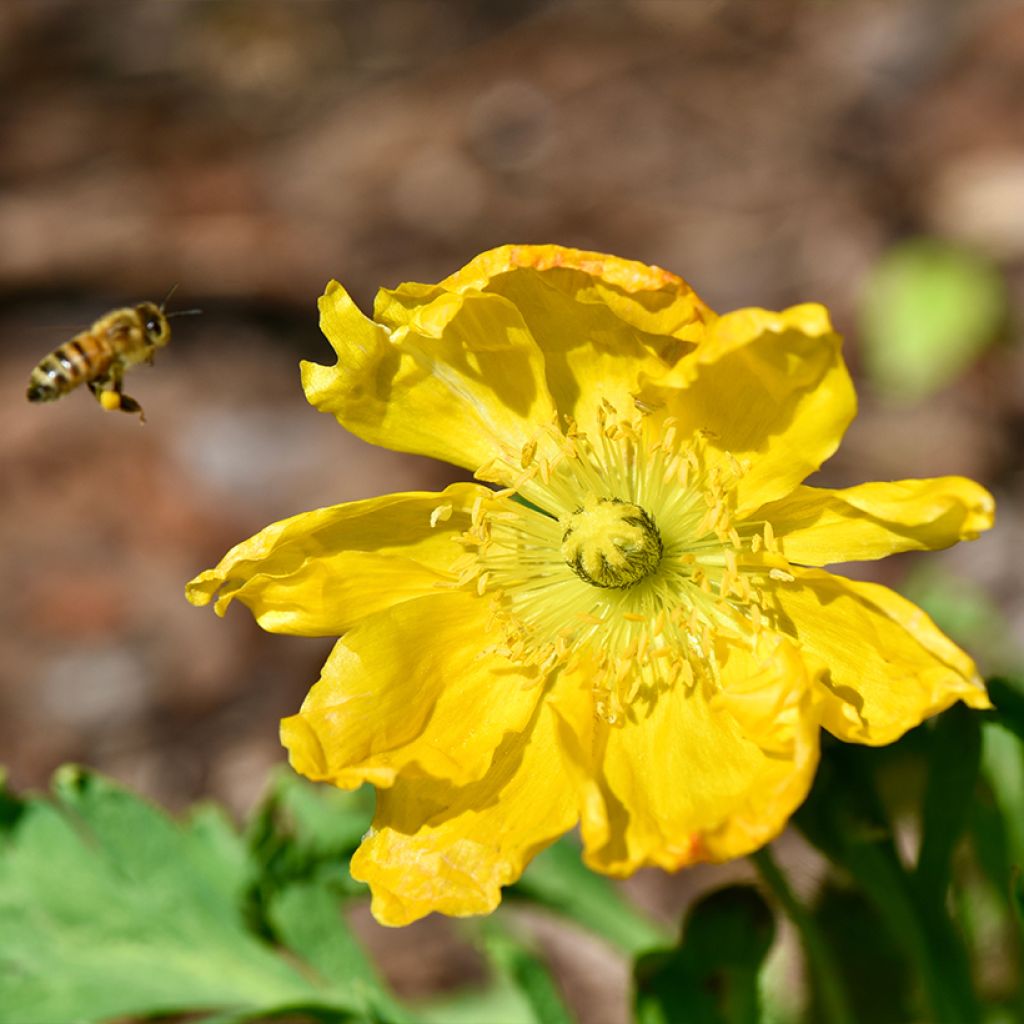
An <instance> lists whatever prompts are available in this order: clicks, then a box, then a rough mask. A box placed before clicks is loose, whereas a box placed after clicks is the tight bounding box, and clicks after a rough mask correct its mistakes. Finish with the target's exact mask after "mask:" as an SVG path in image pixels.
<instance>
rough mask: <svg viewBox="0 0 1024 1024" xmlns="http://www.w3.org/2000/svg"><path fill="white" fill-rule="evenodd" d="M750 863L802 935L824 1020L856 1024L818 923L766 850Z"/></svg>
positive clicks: (759, 851) (756, 855)
mask: <svg viewBox="0 0 1024 1024" xmlns="http://www.w3.org/2000/svg"><path fill="white" fill-rule="evenodd" d="M750 859H751V860H752V861H753V862H754V865H755V866H756V867H757V870H758V871H759V872H760V875H761V879H762V881H763V882H764V884H765V885H767V886H768V888H769V889H770V890H771V892H772V893H773V895H774V896H775V898H776V899H777V900H778V901H779V903H780V904H781V906H782V909H783V910H784V911H785V912H786V916H787V917H788V918H789V919H790V921H792V922H793V924H794V925H795V926H796V929H797V931H798V932H799V933H800V939H801V941H802V943H803V947H804V956H806V957H807V964H808V966H809V967H810V969H811V973H812V975H813V976H814V982H815V985H816V987H817V990H818V995H819V997H820V998H821V1003H822V1008H823V1010H824V1013H825V1019H826V1020H827V1021H828V1022H829V1024H857V1020H856V1017H855V1016H854V1013H853V1009H852V1008H851V1006H850V1004H849V1001H848V999H847V997H846V988H845V986H844V985H843V981H842V978H841V976H840V974H839V968H838V966H837V965H836V962H835V959H834V957H833V955H832V947H831V946H830V945H829V944H828V942H827V940H826V939H825V936H824V935H823V934H822V931H821V929H820V928H819V927H818V923H817V921H815V920H814V917H813V916H812V915H811V913H810V912H809V911H808V910H807V908H806V907H805V906H804V905H803V904H802V903H801V902H800V900H798V899H797V897H796V894H795V893H794V892H793V890H792V889H791V888H790V887H789V882H787V881H786V876H785V875H784V874H783V873H782V871H781V870H780V869H779V866H778V864H776V862H775V858H774V857H773V856H772V854H771V852H770V851H769V849H768V847H767V846H765V847H762V848H761V849H760V850H758V851H757V852H756V853H753V854H751V856H750Z"/></svg>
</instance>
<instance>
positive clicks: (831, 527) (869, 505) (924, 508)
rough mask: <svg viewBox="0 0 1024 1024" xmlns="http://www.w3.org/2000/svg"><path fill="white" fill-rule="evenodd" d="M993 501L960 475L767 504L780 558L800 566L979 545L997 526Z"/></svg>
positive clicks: (812, 491) (763, 515)
mask: <svg viewBox="0 0 1024 1024" xmlns="http://www.w3.org/2000/svg"><path fill="white" fill-rule="evenodd" d="M994 517H995V502H994V501H993V500H992V495H991V494H989V493H988V491H986V490H985V488H984V487H981V486H980V485H978V484H976V483H975V482H974V481H973V480H967V479H966V478H964V477H962V476H944V477H939V478H937V479H933V480H895V481H893V482H891V483H870V484H861V485H860V486H859V487H849V488H847V489H846V490H841V491H833V490H825V489H821V488H817V487H799V488H797V490H795V491H794V492H793V493H792V494H791V495H790V496H789V497H787V498H783V499H782V500H780V501H776V502H772V503H771V504H769V505H766V506H764V508H762V509H760V510H759V511H758V512H757V513H755V518H756V519H764V520H766V521H767V522H769V523H771V524H772V527H773V528H774V531H775V537H776V538H777V539H778V541H779V548H780V550H781V551H782V553H783V554H784V555H785V556H786V557H787V558H788V559H789V560H790V561H791V562H797V563H800V564H802V565H828V564H830V563H832V562H852V561H859V560H861V559H869V558H884V557H885V556H886V555H891V554H895V553H896V552H898V551H915V550H936V549H938V548H946V547H949V546H950V545H951V544H956V543H957V541H961V540H974V539H975V538H977V537H978V535H979V534H981V533H982V532H983V531H984V530H987V529H989V528H990V527H991V526H992V523H993V521H994Z"/></svg>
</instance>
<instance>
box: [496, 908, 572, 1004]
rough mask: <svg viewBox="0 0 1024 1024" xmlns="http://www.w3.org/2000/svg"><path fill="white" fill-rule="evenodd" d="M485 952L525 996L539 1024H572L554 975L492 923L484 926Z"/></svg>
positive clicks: (505, 931) (518, 942) (517, 942)
mask: <svg viewBox="0 0 1024 1024" xmlns="http://www.w3.org/2000/svg"><path fill="white" fill-rule="evenodd" d="M484 951H485V952H486V954H487V958H488V960H490V962H491V964H492V965H493V966H494V967H496V968H497V969H498V970H499V971H500V972H501V974H502V975H504V976H505V977H506V978H508V979H509V981H511V982H512V984H513V985H514V986H515V987H516V989H517V990H518V991H519V992H520V993H521V994H522V995H523V997H524V998H525V1000H526V1002H527V1004H528V1005H529V1007H530V1009H531V1011H532V1013H533V1019H534V1021H535V1022H536V1024H572V1017H571V1016H570V1014H569V1011H568V1010H567V1009H566V1007H565V1003H563V1002H562V997H561V995H560V994H559V992H558V988H557V986H556V985H555V982H554V979H553V978H552V977H551V973H550V972H549V971H548V969H547V967H546V966H545V965H544V963H543V961H541V960H540V958H539V957H537V955H536V954H535V953H533V951H532V950H530V949H529V948H528V947H527V946H526V944H525V943H523V942H521V941H520V940H518V939H517V938H515V937H514V936H513V935H512V934H511V933H510V932H509V931H508V930H507V929H505V928H503V927H501V926H500V925H499V924H497V923H495V921H493V920H491V921H489V922H487V924H486V925H485V926H484Z"/></svg>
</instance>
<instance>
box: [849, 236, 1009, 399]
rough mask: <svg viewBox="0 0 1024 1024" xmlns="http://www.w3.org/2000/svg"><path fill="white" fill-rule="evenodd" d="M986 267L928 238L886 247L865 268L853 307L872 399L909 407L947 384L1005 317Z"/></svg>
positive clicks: (1001, 289)
mask: <svg viewBox="0 0 1024 1024" xmlns="http://www.w3.org/2000/svg"><path fill="white" fill-rule="evenodd" d="M1007 311H1008V307H1007V295H1006V288H1005V286H1004V283H1003V279H1002V277H1001V276H1000V274H999V272H998V270H997V269H996V268H995V266H994V265H992V264H991V263H989V262H988V261H986V260H985V259H983V258H982V257H980V256H976V255H974V254H973V253H971V252H969V251H968V250H966V249H963V248H961V247H959V246H956V245H952V244H950V243H947V242H943V241H939V240H937V239H933V238H917V239H912V240H909V241H906V242H902V243H900V244H899V245H896V246H894V247H893V248H892V249H890V250H889V252H888V253H887V254H886V255H885V256H883V258H882V259H881V260H879V261H878V263H877V264H876V265H875V266H874V268H873V269H872V271H871V273H870V275H869V277H868V280H867V283H866V285H865V289H864V294H863V297H862V305H861V337H862V343H863V349H864V358H865V364H866V369H867V371H868V373H869V375H870V377H871V380H872V382H873V383H874V385H875V387H876V388H877V389H878V391H879V392H881V393H882V394H885V395H888V396H890V397H893V398H899V399H904V400H909V401H913V400H915V399H919V398H924V397H926V396H928V395H931V394H933V393H935V392H936V391H939V390H940V389H941V388H944V387H946V386H947V385H948V384H951V383H952V382H953V381H954V380H955V379H956V378H957V376H959V375H960V374H961V373H962V372H963V371H964V370H965V369H966V368H967V367H968V366H970V364H971V363H972V362H973V360H974V359H975V358H976V357H977V356H978V355H979V353H981V352H982V351H983V350H984V349H985V348H986V347H987V346H988V345H989V344H991V343H992V342H993V341H994V340H995V339H996V337H997V335H998V333H999V330H1000V328H1001V327H1002V326H1003V324H1004V322H1005V320H1006V317H1007Z"/></svg>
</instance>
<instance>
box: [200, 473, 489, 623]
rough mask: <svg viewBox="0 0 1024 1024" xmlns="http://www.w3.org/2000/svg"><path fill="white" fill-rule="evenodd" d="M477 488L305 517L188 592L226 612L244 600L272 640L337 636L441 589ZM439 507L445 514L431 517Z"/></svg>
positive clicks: (245, 546) (242, 548)
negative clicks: (290, 636) (289, 636)
mask: <svg viewBox="0 0 1024 1024" xmlns="http://www.w3.org/2000/svg"><path fill="white" fill-rule="evenodd" d="M486 493H490V492H489V491H486V490H485V488H483V487H481V486H479V485H476V484H453V485H452V486H451V487H448V488H446V489H445V490H444V491H442V492H441V493H433V492H429V491H421V492H414V493H407V494H390V495H387V496H385V497H382V498H370V499H368V500H366V501H353V502H348V503H347V504H344V505H334V506H332V507H330V508H322V509H318V510H317V511H315V512H303V513H302V514H301V515H297V516H293V517H292V518H290V519H285V520H282V521H281V522H279V523H273V524H272V525H270V526H268V527H266V528H265V529H263V530H261V531H260V532H259V533H257V534H256V535H255V536H254V537H250V538H249V539H248V540H246V541H243V542H242V543H241V544H238V545H236V546H235V547H233V548H232V549H231V550H230V551H229V552H228V553H227V554H226V555H225V556H224V557H223V558H222V559H221V561H220V563H219V564H218V565H217V567H216V568H215V569H207V570H206V572H203V573H200V574H199V575H198V576H197V577H196V578H195V579H194V580H192V581H191V582H190V583H189V584H188V586H187V587H186V590H185V593H186V596H187V597H188V599H189V601H191V602H192V604H195V605H205V604H209V602H210V601H211V600H213V599H214V598H216V604H215V605H214V607H215V609H216V612H217V614H218V615H223V614H224V613H225V611H226V610H227V606H228V605H229V604H230V603H231V602H232V601H233V600H234V599H236V598H237V599H238V600H239V601H241V602H242V604H244V605H245V606H246V607H247V608H249V610H250V611H251V612H252V613H253V615H254V617H255V618H256V621H257V622H258V623H259V624H260V625H261V626H262V627H263V628H264V629H265V630H268V631H269V632H271V633H292V634H296V635H298V636H338V635H340V634H341V633H344V632H345V630H346V629H348V628H349V627H350V626H352V625H353V624H354V623H356V622H359V621H360V620H361V619H363V618H365V617H366V616H368V615H373V614H375V613H377V612H380V611H383V610H384V609H386V608H390V607H391V606H392V605H394V604H399V603H401V602H402V601H408V600H410V599H411V598H414V597H421V596H423V595H424V594H431V593H436V592H437V586H438V583H439V582H442V581H445V580H451V579H452V573H451V566H452V563H453V562H454V561H455V560H456V559H457V558H458V557H459V556H460V555H461V554H462V551H461V549H460V548H459V547H458V545H457V544H456V543H455V538H456V537H457V536H458V534H459V533H461V532H462V531H464V530H466V529H467V527H468V526H469V516H470V509H471V508H472V505H473V502H474V501H475V500H476V499H477V497H478V495H480V494H486ZM438 509H441V510H442V512H441V515H442V516H444V518H443V519H442V518H440V517H439V516H434V520H435V524H436V525H434V526H432V525H431V517H432V514H433V513H435V511H436V510H438Z"/></svg>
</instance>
